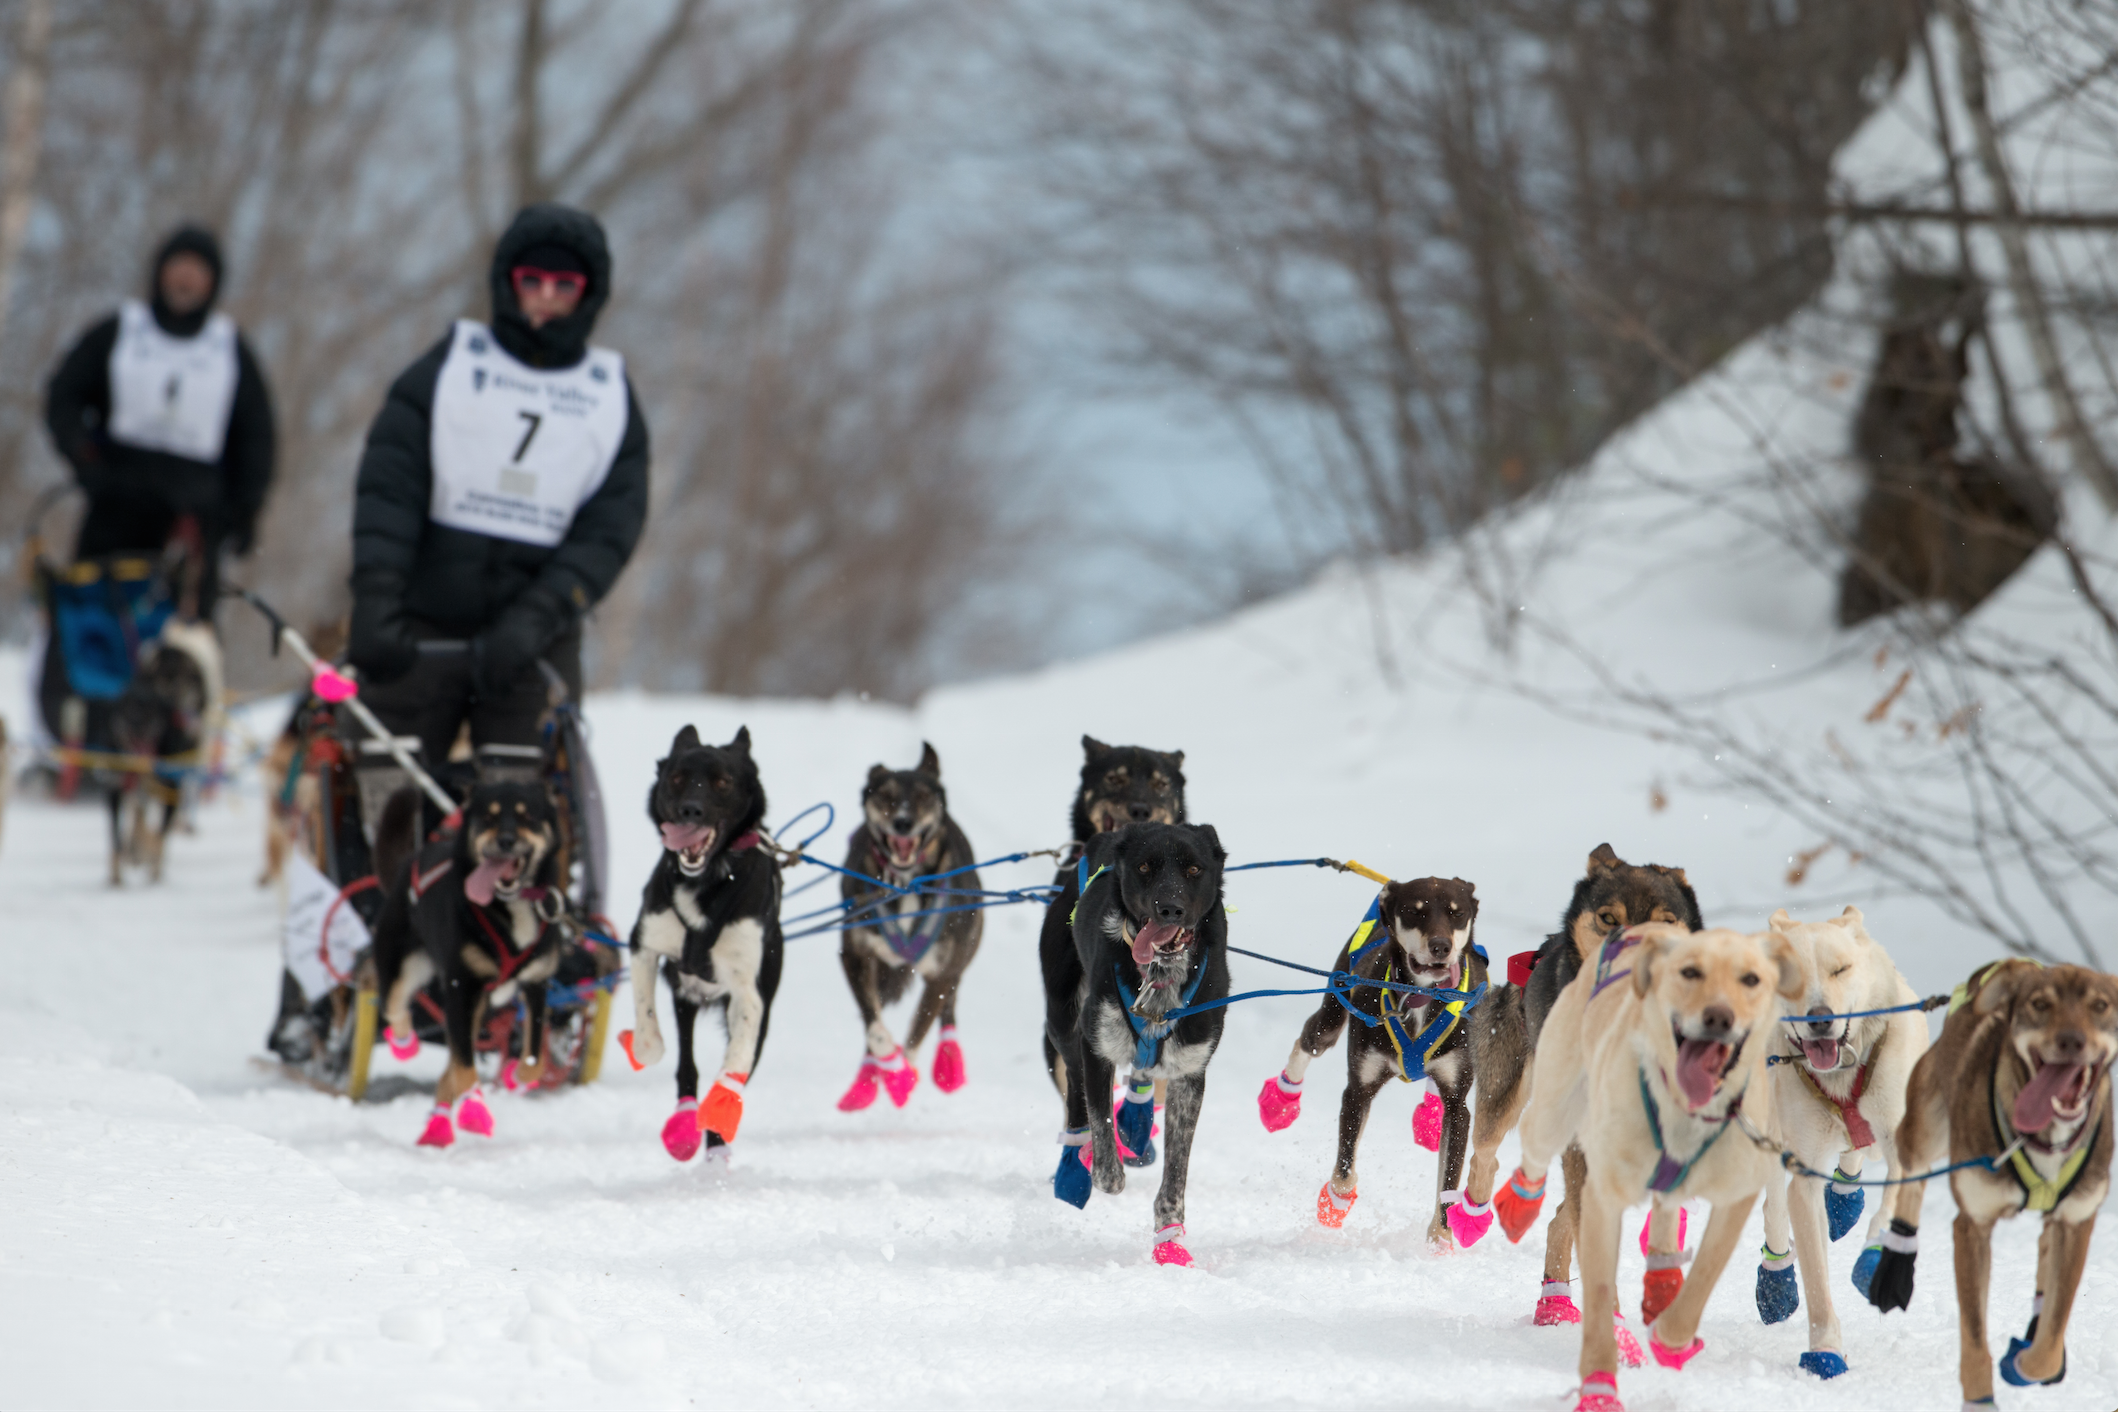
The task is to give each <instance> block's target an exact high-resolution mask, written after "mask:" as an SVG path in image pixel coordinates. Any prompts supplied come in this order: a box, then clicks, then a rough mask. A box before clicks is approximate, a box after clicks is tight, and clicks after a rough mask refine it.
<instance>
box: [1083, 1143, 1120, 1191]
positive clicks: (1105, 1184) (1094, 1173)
mask: <svg viewBox="0 0 2118 1412" xmlns="http://www.w3.org/2000/svg"><path fill="white" fill-rule="evenodd" d="M1089 1178H1090V1180H1092V1181H1093V1182H1095V1184H1096V1190H1098V1191H1100V1192H1102V1193H1103V1194H1104V1195H1105V1196H1116V1195H1117V1194H1118V1193H1119V1192H1121V1191H1124V1190H1125V1164H1124V1163H1123V1162H1122V1161H1121V1160H1120V1159H1119V1157H1118V1145H1117V1143H1115V1142H1113V1143H1112V1144H1111V1151H1110V1156H1109V1157H1108V1158H1106V1157H1104V1156H1103V1154H1102V1153H1100V1152H1099V1153H1097V1154H1096V1160H1095V1161H1094V1162H1093V1163H1091V1164H1090V1166H1089Z"/></svg>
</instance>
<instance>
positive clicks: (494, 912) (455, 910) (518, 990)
mask: <svg viewBox="0 0 2118 1412" xmlns="http://www.w3.org/2000/svg"><path fill="white" fill-rule="evenodd" d="M420 811H421V800H420V796H419V794H418V792H417V791H416V790H412V789H404V790H399V791H398V792H397V793H396V794H395V795H393V796H392V797H391V799H390V802H389V803H388V804H387V805H386V806H384V809H383V813H382V818H381V819H380V820H379V821H378V822H377V824H376V828H375V861H376V868H375V872H376V876H377V877H380V878H382V879H384V880H385V881H384V887H385V889H386V892H385V894H384V897H383V905H382V913H381V915H380V916H378V917H377V918H376V922H375V945H374V957H375V972H376V990H377V992H378V993H379V994H380V995H381V996H382V1003H383V1017H384V1019H385V1021H386V1022H387V1028H385V1030H384V1031H383V1036H384V1039H385V1040H386V1041H387V1042H388V1044H389V1046H390V1052H391V1053H392V1054H393V1055H395V1056H396V1057H397V1058H399V1059H409V1058H411V1057H412V1056H413V1055H415V1054H417V1053H418V1052H419V1036H418V1034H417V1033H416V1032H415V1031H414V1030H413V1028H412V1014H411V1002H412V997H413V996H414V995H416V994H417V993H418V992H419V991H420V990H421V989H423V988H424V987H425V986H426V985H427V983H428V982H430V981H432V980H434V979H435V978H436V977H437V976H438V977H439V978H440V980H441V1016H442V1024H443V1026H444V1027H445V1028H446V1030H447V1031H448V1044H449V1065H448V1068H447V1069H445V1070H443V1071H442V1075H441V1081H440V1083H438V1084H437V1085H436V1086H435V1089H434V1111H433V1112H432V1113H431V1114H430V1115H428V1117H427V1126H426V1131H425V1132H423V1133H422V1134H420V1137H419V1143H420V1145H421V1146H422V1147H447V1146H448V1145H449V1144H450V1143H452V1142H454V1141H455V1140H456V1129H457V1128H458V1127H460V1128H462V1129H463V1130H464V1131H465V1132H468V1133H476V1134H478V1135H479V1136H480V1137H491V1136H492V1135H493V1115H492V1110H491V1109H489V1108H487V1107H486V1104H485V1094H484V1092H483V1091H482V1090H481V1089H480V1088H479V1086H478V1070H477V1068H476V1057H475V1046H476V1042H477V1035H478V1031H479V1029H480V1028H481V1027H482V1026H483V1025H484V1023H485V1017H486V1015H487V1013H488V1012H489V1011H494V1010H499V1009H501V1008H503V1007H505V1006H509V1005H512V1004H514V1003H515V1001H516V999H517V998H518V997H519V998H520V999H521V1001H522V1004H523V1008H524V1009H525V1010H526V1011H527V1013H528V1018H529V1023H528V1024H527V1025H526V1026H522V1027H519V1028H518V1029H517V1030H516V1034H517V1035H518V1036H519V1037H520V1038H519V1048H518V1050H517V1052H516V1054H515V1056H514V1057H513V1058H511V1059H510V1060H508V1062H507V1063H506V1065H505V1066H504V1067H503V1069H502V1078H503V1082H505V1083H506V1085H507V1087H509V1088H516V1087H533V1086H535V1085H536V1083H537V1082H538V1081H539V1079H541V1078H542V1077H543V1072H544V1061H545V1023H544V1021H545V989H544V987H545V982H546V981H549V980H550V979H551V978H552V975H553V974H554V973H555V972H556V971H557V970H558V969H559V962H560V952H561V948H562V946H563V944H564V942H565V941H566V937H567V931H566V929H567V927H568V926H570V925H571V924H570V922H568V921H567V920H566V917H565V913H566V899H565V897H564V895H563V894H562V893H561V892H560V890H559V885H558V877H557V873H558V868H557V866H556V857H557V848H558V841H559V813H558V810H557V809H556V808H555V807H554V806H553V804H552V800H551V796H550V795H549V794H548V793H546V792H545V789H544V786H543V785H541V784H520V783H499V782H492V783H481V784H479V785H477V786H475V787H474V788H473V789H472V790H471V793H470V797H469V798H468V799H467V800H466V801H465V802H464V806H463V809H462V811H461V819H460V822H458V823H456V824H454V825H453V826H452V827H445V828H443V829H442V830H440V831H438V832H437V833H436V834H435V836H434V837H433V838H431V839H429V840H428V841H427V842H426V843H425V844H423V845H422V844H420V843H419V841H418V839H419V827H420ZM452 1114H453V1119H454V1120H453V1122H452V1121H451V1115H452Z"/></svg>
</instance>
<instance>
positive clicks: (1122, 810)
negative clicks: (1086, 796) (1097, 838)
mask: <svg viewBox="0 0 2118 1412" xmlns="http://www.w3.org/2000/svg"><path fill="white" fill-rule="evenodd" d="M1129 812H1130V811H1129V810H1127V809H1126V807H1125V806H1124V805H1123V804H1113V803H1112V802H1111V801H1109V800H1107V799H1099V800H1097V801H1096V802H1095V803H1094V804H1093V805H1092V806H1090V808H1089V811H1088V821H1089V822H1090V823H1091V824H1094V825H1095V826H1096V832H1097V833H1109V832H1110V831H1111V830H1112V829H1122V828H1124V827H1125V826H1126V824H1128V823H1130V822H1131V820H1130V819H1129V818H1128V817H1127V815H1128V813H1129Z"/></svg>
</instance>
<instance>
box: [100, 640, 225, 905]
mask: <svg viewBox="0 0 2118 1412" xmlns="http://www.w3.org/2000/svg"><path fill="white" fill-rule="evenodd" d="M220 677H221V654H220V645H219V642H218V641H217V640H216V639H215V638H214V636H213V630H212V629H211V628H207V627H203V626H201V625H198V624H194V623H183V622H174V621H173V622H171V623H169V624H168V625H167V626H166V627H164V628H163V630H162V640H161V641H160V642H158V643H156V644H155V645H154V646H153V647H152V648H150V649H148V651H147V654H146V659H145V660H144V661H143V662H142V663H141V664H140V667H139V670H138V671H136V672H134V673H133V678H132V680H131V681H130V682H129V683H127V685H126V687H125V693H124V695H122V696H120V697H119V698H118V699H117V700H116V701H115V702H113V703H112V705H111V713H110V729H111V738H112V743H113V744H114V745H115V746H116V747H117V750H118V752H119V753H120V754H124V755H132V756H136V757H139V758H141V759H144V760H148V761H153V762H160V761H165V760H170V759H177V760H185V761H189V762H191V764H192V765H193V766H194V767H195V766H196V764H197V762H198V757H199V753H200V751H201V750H202V749H203V748H204V747H205V743H206V719H207V717H208V716H209V715H210V714H212V713H213V712H214V711H215V710H217V708H218V706H219V702H220ZM182 803H183V790H182V787H181V785H180V784H177V783H173V782H172V781H171V780H169V779H168V778H166V777H164V775H162V774H161V773H160V772H159V770H127V771H124V772H122V773H121V774H119V776H118V779H117V783H116V784H115V785H113V786H112V787H111V790H110V795H109V807H110V885H111V886H112V887H121V886H123V885H124V881H125V865H126V864H128V863H129V864H131V865H133V866H135V867H140V868H145V869H146V870H147V877H148V881H150V882H160V881H161V880H162V859H163V856H164V854H165V852H166V851H167V848H168V842H169V832H170V830H171V829H172V828H173V827H174V826H175V824H176V820H177V814H178V812H179V809H180V807H181V805H182ZM155 806H159V808H160V815H159V817H158V818H157V817H151V816H152V815H153V812H154V807H155Z"/></svg>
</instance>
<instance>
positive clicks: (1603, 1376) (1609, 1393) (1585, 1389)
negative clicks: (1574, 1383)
mask: <svg viewBox="0 0 2118 1412" xmlns="http://www.w3.org/2000/svg"><path fill="white" fill-rule="evenodd" d="M1574 1412H1625V1404H1624V1403H1622V1402H1620V1401H1619V1400H1618V1378H1617V1375H1616V1374H1614V1373H1591V1374H1589V1375H1588V1376H1587V1377H1585V1378H1583V1379H1582V1380H1581V1398H1580V1400H1579V1401H1578V1402H1576V1403H1575V1404H1574Z"/></svg>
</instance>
